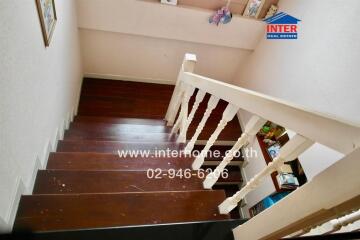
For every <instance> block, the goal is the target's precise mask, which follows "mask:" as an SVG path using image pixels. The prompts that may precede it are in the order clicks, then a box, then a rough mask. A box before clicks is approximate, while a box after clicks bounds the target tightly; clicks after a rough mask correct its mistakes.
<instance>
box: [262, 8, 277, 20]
mask: <svg viewBox="0 0 360 240" xmlns="http://www.w3.org/2000/svg"><path fill="white" fill-rule="evenodd" d="M277 10H278V7H277V6H276V5H271V7H270V8H269V10H268V12H267V13H266V16H265V19H267V18H270V17H272V16H274V15H275V14H276V12H277Z"/></svg>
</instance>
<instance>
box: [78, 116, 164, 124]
mask: <svg viewBox="0 0 360 240" xmlns="http://www.w3.org/2000/svg"><path fill="white" fill-rule="evenodd" d="M75 122H76V123H111V124H133V125H135V124H137V125H159V126H165V125H166V122H165V121H164V120H162V119H146V118H116V117H97V116H75V118H74V123H75Z"/></svg>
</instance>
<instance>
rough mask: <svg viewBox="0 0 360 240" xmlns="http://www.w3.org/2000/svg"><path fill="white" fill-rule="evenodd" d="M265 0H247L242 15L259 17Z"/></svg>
mask: <svg viewBox="0 0 360 240" xmlns="http://www.w3.org/2000/svg"><path fill="white" fill-rule="evenodd" d="M264 3H265V0H249V1H248V3H247V5H246V8H245V10H244V13H243V16H244V17H251V18H259V14H260V12H261V9H262V7H263V6H264Z"/></svg>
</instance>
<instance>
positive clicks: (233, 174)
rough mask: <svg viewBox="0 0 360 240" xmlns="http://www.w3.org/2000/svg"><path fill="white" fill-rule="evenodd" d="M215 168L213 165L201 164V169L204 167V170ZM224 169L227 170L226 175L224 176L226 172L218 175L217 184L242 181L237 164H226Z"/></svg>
mask: <svg viewBox="0 0 360 240" xmlns="http://www.w3.org/2000/svg"><path fill="white" fill-rule="evenodd" d="M215 168H216V166H213V165H203V166H202V169H204V170H205V171H206V169H211V171H214V170H215ZM225 169H226V170H227V173H228V175H227V176H226V174H223V175H220V178H219V180H218V181H217V184H220V183H226V184H228V183H236V184H239V183H242V182H243V179H242V176H241V172H240V167H239V166H227V167H226V168H225ZM223 176H224V177H223Z"/></svg>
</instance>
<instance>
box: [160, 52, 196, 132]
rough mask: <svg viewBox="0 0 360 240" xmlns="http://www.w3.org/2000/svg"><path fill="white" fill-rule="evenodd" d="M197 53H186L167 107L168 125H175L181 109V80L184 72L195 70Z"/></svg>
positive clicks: (166, 118) (166, 117)
mask: <svg viewBox="0 0 360 240" xmlns="http://www.w3.org/2000/svg"><path fill="white" fill-rule="evenodd" d="M196 61H197V60H196V55H195V54H192V53H186V54H185V56H184V60H183V63H182V65H181V68H180V71H179V74H178V77H177V81H176V85H175V88H174V92H173V94H172V97H171V100H170V104H169V107H168V109H167V112H166V115H165V120H166V121H167V125H168V126H173V125H174V122H175V118H176V114H177V113H178V111H179V108H180V104H181V82H182V79H183V74H184V72H194V69H195V64H196Z"/></svg>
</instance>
